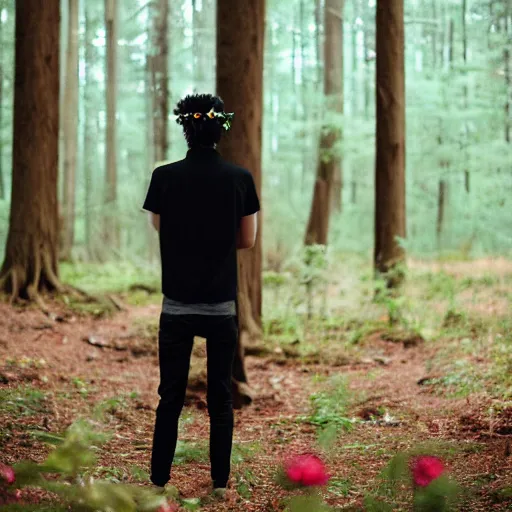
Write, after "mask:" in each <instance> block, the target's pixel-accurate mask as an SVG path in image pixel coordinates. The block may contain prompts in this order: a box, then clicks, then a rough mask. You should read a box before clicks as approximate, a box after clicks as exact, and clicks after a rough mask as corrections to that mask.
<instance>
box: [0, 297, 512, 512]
mask: <svg viewBox="0 0 512 512" xmlns="http://www.w3.org/2000/svg"><path fill="white" fill-rule="evenodd" d="M53 308H54V309H55V310H56V311H59V308H58V306H56V305H54V307H53ZM60 314H61V315H62V318H60V319H59V318H58V319H57V321H55V320H51V319H48V318H47V317H46V316H44V315H43V314H42V313H41V312H40V311H38V310H37V309H32V308H21V309H20V308H16V309H13V308H11V307H9V306H6V305H4V304H0V362H1V364H2V365H3V366H2V370H1V375H0V377H1V381H0V382H1V383H2V384H1V389H2V390H3V391H5V392H8V393H12V394H13V396H14V395H15V394H16V393H18V392H19V390H20V389H25V390H26V389H30V390H34V389H36V390H41V391H42V393H43V397H42V398H41V397H37V396H33V394H31V393H28V394H27V392H26V391H25V392H24V394H23V400H22V401H21V402H18V403H17V404H14V405H13V406H12V407H11V409H10V412H9V410H6V408H5V407H3V408H2V409H1V412H0V422H1V424H2V429H1V430H2V436H1V437H0V443H1V445H0V449H1V451H2V456H1V459H2V461H3V462H6V463H14V462H16V461H19V460H21V459H34V460H42V459H43V458H44V456H45V454H46V453H47V448H46V447H45V446H44V445H43V444H41V443H39V442H38V441H36V440H34V439H33V437H32V436H31V435H30V433H29V431H30V430H31V429H39V430H41V429H43V430H47V431H50V432H54V433H59V432H62V431H63V430H64V429H65V428H66V427H67V426H68V425H69V424H70V423H72V421H74V420H75V419H76V418H77V417H78V416H82V415H83V416H90V415H91V413H92V412H94V411H95V410H96V411H97V410H98V404H101V406H102V407H103V409H102V410H104V412H106V414H105V415H104V417H105V418H106V421H107V425H108V429H109V430H110V431H111V432H113V436H112V438H111V440H110V441H109V442H108V444H107V445H106V446H105V447H104V449H103V451H102V453H101V455H100V459H99V466H100V467H99V469H98V474H99V475H100V476H107V477H110V478H116V479H118V480H120V481H132V482H133V481H142V480H143V479H144V473H143V471H147V466H148V458H149V450H150V445H151V435H152V427H153V418H154V408H155V406H156V404H157V395H156V388H157V384H158V364H157V358H156V355H155V348H156V347H155V345H154V342H152V343H151V342H148V340H147V339H142V338H141V337H140V332H141V331H140V329H139V330H137V329H136V328H135V327H136V326H139V327H140V326H141V325H146V326H147V325H148V322H152V321H154V323H156V321H157V315H158V307H157V306H147V307H144V308H130V309H129V310H128V311H126V312H121V313H119V314H117V315H115V316H114V317H113V318H109V319H103V320H93V319H91V318H90V317H73V316H69V314H68V313H66V311H65V310H62V309H61V310H60ZM59 320H60V321H59ZM86 340H88V341H86ZM91 342H92V343H100V344H109V345H116V348H101V347H99V346H93V345H91V344H90V343H91ZM134 347H135V350H134V349H133V348H134ZM200 352H201V347H200V344H199V345H198V349H197V353H200ZM432 355H433V352H432V348H429V347H428V346H423V345H420V346H418V347H415V348H410V349H405V348H403V346H402V345H401V344H397V343H388V342H384V341H382V340H380V339H379V337H378V336H376V337H374V339H371V340H368V342H367V346H366V348H365V354H364V357H361V358H358V360H357V361H353V362H352V363H351V364H349V365H347V366H344V367H329V366H327V365H307V366H306V365H303V364H300V363H298V362H287V363H286V364H278V363H277V362H275V361H273V360H272V359H271V358H270V359H268V358H267V359H265V358H249V361H248V367H249V372H250V376H251V383H252V385H253V387H254V389H255V391H256V394H257V398H256V400H255V403H254V405H253V406H252V407H250V408H247V409H244V410H242V411H238V412H237V413H236V426H235V432H236V434H235V442H236V446H237V450H238V451H237V453H239V454H240V457H239V460H238V459H237V460H235V464H234V467H233V478H232V489H231V490H230V495H229V499H228V501H227V502H226V504H223V505H218V504H216V505H210V506H208V505H207V506H204V507H203V508H202V509H201V510H205V511H207V510H216V511H223V510H225V511H277V510H283V507H282V502H281V499H282V497H283V496H285V494H284V493H283V491H281V490H280V489H279V488H278V487H277V486H276V485H275V483H274V472H275V469H276V466H277V465H278V463H279V462H280V460H282V459H283V458H284V457H285V456H287V455H289V454H291V453H294V452H302V451H308V450H311V449H312V448H314V447H315V442H316V436H317V431H316V427H314V426H312V425H311V424H309V423H308V422H306V421H303V420H301V417H305V416H308V414H310V410H311V409H310V395H311V393H313V392H314V391H315V390H320V389H322V385H323V384H322V383H323V382H325V379H328V378H329V377H332V376H336V375H340V374H343V375H345V376H346V378H347V381H348V383H349V392H348V396H347V399H348V401H349V402H350V406H349V410H348V412H347V415H349V416H350V417H354V418H359V420H360V421H358V422H357V423H355V425H354V428H353V429H352V430H351V431H350V432H347V433H342V434H341V435H340V436H339V438H338V440H337V441H336V443H335V445H334V446H333V447H332V449H330V450H329V453H328V454H326V457H327V460H328V463H329V466H330V471H331V473H332V475H333V481H332V485H331V487H330V488H329V489H328V490H327V491H326V493H325V496H326V498H327V500H328V502H329V503H330V504H332V505H336V506H338V507H349V506H357V505H360V504H361V503H362V498H363V495H364V493H365V492H366V491H368V490H370V489H371V488H372V485H373V484H372V482H373V481H374V480H375V478H376V477H377V475H378V473H379V472H380V471H381V469H382V468H383V467H384V465H385V463H386V462H387V461H388V460H389V459H390V458H391V457H392V455H393V454H395V453H396V452H397V451H401V450H404V449H409V448H411V447H413V446H416V445H417V444H418V443H420V442H432V441H434V442H437V443H441V442H443V443H444V445H445V446H448V447H449V448H451V449H450V450H449V452H448V453H449V455H448V456H447V463H448V466H449V468H450V470H451V471H452V472H453V474H454V475H455V476H456V477H457V478H458V480H459V481H460V482H461V483H463V484H465V485H467V486H469V487H470V488H471V490H472V492H473V493H474V494H473V495H472V496H470V497H469V498H468V505H467V506H468V507H469V508H465V509H464V510H471V511H478V510H482V511H484V510H485V511H488V510H510V507H511V506H512V504H511V503H506V502H501V503H495V502H493V500H492V496H491V494H492V490H493V489H498V488H501V487H503V486H505V485H506V484H508V485H512V481H511V478H512V477H511V475H512V471H511V470H512V458H511V457H510V456H507V452H506V450H507V448H506V444H507V442H508V441H509V439H510V434H512V430H511V431H510V432H509V431H508V430H506V429H505V428H504V430H503V431H502V432H503V433H502V434H500V433H498V432H497V431H496V429H495V428H494V427H493V425H495V424H497V423H496V421H494V423H493V418H492V417H491V416H490V415H489V414H488V412H487V411H488V410H489V405H490V404H489V402H488V399H485V398H484V397H481V396H475V395H472V397H471V399H451V398H447V397H445V396H436V395H434V394H433V393H432V392H431V390H430V389H428V388H427V387H425V386H421V385H418V382H419V381H420V380H421V379H422V378H424V377H425V376H427V375H428V372H427V363H428V361H429V360H430V359H431V357H432ZM23 358H29V359H28V360H27V359H25V360H24V361H23ZM42 360H44V361H42ZM26 386H29V388H26ZM20 404H21V405H20ZM185 413H186V414H185V415H186V417H187V418H188V420H189V421H185V422H184V423H183V429H182V436H181V439H182V440H183V441H189V442H198V441H199V444H200V447H202V454H203V456H202V458H201V457H198V459H199V460H194V461H193V462H187V463H184V464H180V465H178V466H176V467H175V469H174V474H173V483H174V484H175V485H176V486H177V487H178V488H179V489H180V492H181V493H182V494H183V495H184V496H186V497H204V496H206V495H207V493H208V490H209V466H208V463H207V460H204V453H205V451H204V450H205V448H204V447H205V446H206V445H205V443H206V440H207V436H208V418H207V414H206V411H205V402H204V393H203V392H202V391H200V392H198V393H196V394H195V396H194V397H192V398H191V399H190V404H189V405H188V406H187V408H186V411H185ZM375 419H376V420H377V421H374V420H375ZM511 424H512V421H511ZM500 425H501V424H500ZM498 430H499V429H498ZM507 479H508V480H507ZM24 499H25V500H27V501H32V500H34V499H37V493H36V492H32V491H25V493H24ZM404 510H406V508H404Z"/></svg>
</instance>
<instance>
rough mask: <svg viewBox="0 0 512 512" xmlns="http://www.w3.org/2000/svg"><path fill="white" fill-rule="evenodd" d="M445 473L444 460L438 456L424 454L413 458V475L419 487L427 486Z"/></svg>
mask: <svg viewBox="0 0 512 512" xmlns="http://www.w3.org/2000/svg"><path fill="white" fill-rule="evenodd" d="M443 473H444V465H443V461H442V460H441V459H439V458H438V457H432V456H429V455H423V456H421V457H417V458H416V459H414V460H413V464H412V476H413V479H414V483H415V484H416V485H417V486H418V487H427V486H428V485H430V484H431V483H432V482H433V481H434V480H436V479H437V478H439V477H440V476H441V475H442V474H443Z"/></svg>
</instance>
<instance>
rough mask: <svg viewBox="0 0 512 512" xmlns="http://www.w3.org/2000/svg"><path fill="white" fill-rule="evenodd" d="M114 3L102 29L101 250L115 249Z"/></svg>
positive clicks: (109, 2)
mask: <svg viewBox="0 0 512 512" xmlns="http://www.w3.org/2000/svg"><path fill="white" fill-rule="evenodd" d="M117 18H118V1H117V0H105V27H106V39H107V48H106V53H107V57H106V104H107V133H106V151H105V171H106V183H105V210H106V211H105V232H104V242H105V248H106V249H109V248H114V249H117V248H118V247H119V227H118V225H117V218H116V216H117V212H116V203H117V120H116V114H117V22H118V20H117Z"/></svg>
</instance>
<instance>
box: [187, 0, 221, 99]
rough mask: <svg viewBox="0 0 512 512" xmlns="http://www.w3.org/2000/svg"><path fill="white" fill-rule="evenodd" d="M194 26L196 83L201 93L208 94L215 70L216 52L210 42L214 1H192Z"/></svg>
mask: <svg viewBox="0 0 512 512" xmlns="http://www.w3.org/2000/svg"><path fill="white" fill-rule="evenodd" d="M192 15H193V19H192V26H193V40H194V81H195V89H196V90H197V91H198V92H199V93H205V92H207V89H208V88H209V87H210V84H211V79H212V76H213V73H214V68H215V50H214V48H212V46H213V45H212V41H211V40H210V32H209V31H210V30H211V27H212V26H213V25H214V19H215V16H214V15H215V5H214V2H213V0H202V1H201V9H200V10H199V9H198V2H197V1H196V0H192Z"/></svg>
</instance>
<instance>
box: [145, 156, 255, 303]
mask: <svg viewBox="0 0 512 512" xmlns="http://www.w3.org/2000/svg"><path fill="white" fill-rule="evenodd" d="M143 208H144V209H145V210H148V211H150V212H153V213H157V214H159V215H160V254H161V257H162V292H163V294H164V295H165V296H166V297H168V298H169V299H173V300H176V301H180V302H183V303H187V304H194V303H207V304H211V303H216V302H224V301H229V300H234V299H235V298H236V293H237V248H236V239H237V233H238V228H239V226H240V220H241V218H242V217H245V216H247V215H252V214H254V213H256V212H257V211H259V209H260V204H259V200H258V195H257V193H256V187H255V185H254V180H253V177H252V175H251V173H250V172H249V171H247V170H246V169H243V168H241V167H238V166H236V165H233V164H230V163H228V162H226V161H225V160H223V159H222V158H221V156H220V155H219V153H218V152H217V151H216V150H214V149H192V150H189V151H188V153H187V156H186V158H185V159H184V160H181V161H179V162H175V163H172V164H169V165H164V166H162V167H158V168H157V169H155V170H154V171H153V175H152V177H151V183H150V185H149V190H148V193H147V196H146V200H145V202H144V206H143Z"/></svg>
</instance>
